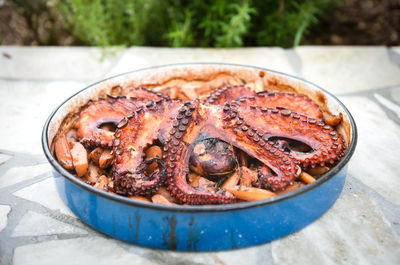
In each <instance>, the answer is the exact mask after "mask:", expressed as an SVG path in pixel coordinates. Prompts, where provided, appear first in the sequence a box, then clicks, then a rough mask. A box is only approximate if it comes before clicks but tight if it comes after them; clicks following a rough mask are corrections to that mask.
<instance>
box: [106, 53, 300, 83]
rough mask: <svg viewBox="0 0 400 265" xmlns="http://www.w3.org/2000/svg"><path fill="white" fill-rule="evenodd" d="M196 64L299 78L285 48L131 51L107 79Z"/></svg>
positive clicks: (111, 71) (124, 54) (113, 68)
mask: <svg viewBox="0 0 400 265" xmlns="http://www.w3.org/2000/svg"><path fill="white" fill-rule="evenodd" d="M193 62H218V63H233V64H245V65H253V66H259V67H265V68H269V69H271V70H277V71H281V72H285V73H288V74H295V71H294V69H293V67H292V66H291V65H290V62H289V59H288V57H287V55H286V53H285V50H283V49H281V48H240V49H202V48H197V49H188V48H179V49H173V48H148V47H133V48H130V49H127V50H126V51H125V52H124V53H123V55H122V56H121V59H120V60H119V62H118V63H117V64H116V65H115V66H114V67H112V69H111V70H110V71H109V72H108V73H107V76H114V75H117V74H121V73H125V72H128V71H132V70H136V69H141V68H145V67H150V66H155V65H163V64H174V63H193Z"/></svg>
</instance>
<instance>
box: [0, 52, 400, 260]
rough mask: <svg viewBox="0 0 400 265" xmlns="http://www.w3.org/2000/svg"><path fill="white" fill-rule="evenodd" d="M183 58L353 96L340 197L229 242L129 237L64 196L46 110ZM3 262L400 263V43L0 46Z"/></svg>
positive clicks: (348, 99) (349, 99)
mask: <svg viewBox="0 0 400 265" xmlns="http://www.w3.org/2000/svg"><path fill="white" fill-rule="evenodd" d="M178 62H226V63H239V64H247V65H255V66H261V67H266V68H270V69H274V70H278V71H282V72H285V73H289V74H293V75H296V76H300V77H302V78H305V79H307V80H310V81H312V82H314V83H316V84H318V85H320V86H322V87H324V88H326V89H327V90H328V91H330V92H332V93H333V94H335V95H337V96H338V97H339V99H340V100H341V101H343V102H344V103H345V105H346V106H347V107H348V108H349V110H350V112H351V113H352V114H353V116H354V118H355V120H356V123H357V126H358V131H359V138H358V146H357V149H356V152H355V154H354V156H353V158H352V160H351V163H350V164H349V170H348V177H347V180H346V184H345V188H344V190H343V192H342V194H341V196H340V198H339V199H338V200H337V202H336V203H335V205H334V206H333V207H332V208H331V209H330V210H329V211H328V212H327V213H326V214H325V215H323V216H322V217H321V218H320V219H318V220H317V221H316V222H314V223H313V224H311V225H309V226H307V227H306V228H304V229H302V230H300V231H299V232H297V233H294V234H292V235H289V236H287V237H284V238H282V239H279V240H275V241H273V242H271V243H268V244H263V245H260V246H256V247H251V248H246V249H239V250H233V251H221V252H208V253H180V252H173V251H160V250H152V249H148V248H143V247H139V246H135V245H131V244H127V243H124V242H121V241H118V240H114V239H112V238H110V237H107V236H105V235H103V234H101V233H99V232H97V231H95V230H93V229H91V228H90V227H88V226H87V225H85V224H84V223H83V222H81V221H80V220H79V219H77V218H76V217H75V216H74V214H73V213H72V212H71V211H70V210H69V209H68V208H67V207H66V206H65V205H64V204H63V203H62V201H61V200H60V198H59V196H58V194H57V192H56V189H55V185H54V180H53V178H52V175H51V168H50V165H49V163H48V162H47V161H46V159H45V157H44V154H43V151H42V147H41V142H40V136H41V130H42V127H43V124H44V122H45V120H46V119H47V117H48V115H49V114H50V112H51V111H52V110H53V109H54V108H55V107H57V106H58V105H59V104H60V103H61V101H63V100H64V99H65V98H66V97H68V96H70V95H72V94H73V93H74V92H76V91H78V90H80V89H82V88H83V87H85V86H86V85H88V84H90V83H92V82H94V81H97V80H100V79H103V78H104V77H108V76H113V75H115V74H118V73H123V72H127V71H130V70H134V69H139V68H144V67H148V66H153V65H160V64H170V63H178ZM0 124H1V125H2V126H1V127H2V128H1V130H0V264H1V265H6V264H7V265H8V264H15V265H21V264H68V265H70V264H92V263H93V264H247V265H251V264H296V263H297V264H400V47H393V48H386V47H340V46H339V47H298V48H295V49H288V50H285V49H281V48H243V49H171V48H146V47H132V48H126V49H114V50H110V49H107V50H104V49H101V48H80V47H64V48H59V47H7V46H0Z"/></svg>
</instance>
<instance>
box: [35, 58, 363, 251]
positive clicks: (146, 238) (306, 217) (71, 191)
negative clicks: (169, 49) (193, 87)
mask: <svg viewBox="0 0 400 265" xmlns="http://www.w3.org/2000/svg"><path fill="white" fill-rule="evenodd" d="M186 65H187V64H186ZM172 66H177V65H172ZM232 66H240V65H232ZM166 67H170V66H166ZM241 67H248V68H254V67H251V66H241ZM256 69H260V70H267V71H269V72H274V71H271V70H268V69H262V68H256ZM139 71H140V70H139ZM275 73H277V74H278V75H285V74H282V73H278V72H275ZM286 76H288V75H286ZM292 78H295V77H292ZM296 79H299V78H296ZM299 80H301V79H299ZM302 81H304V80H302ZM304 82H306V83H310V82H307V81H304ZM312 85H313V84H312ZM314 86H315V85H314ZM320 90H321V91H323V92H324V93H326V94H329V92H326V91H324V90H323V89H320ZM78 93H79V92H78ZM329 95H330V96H332V95H331V94H329ZM72 97H73V96H72ZM332 97H334V96H332ZM334 98H335V97H334ZM335 99H336V98H335ZM68 100H69V99H67V100H66V101H68ZM336 100H337V99H336ZM66 101H65V102H66ZM65 102H63V103H62V104H61V105H60V107H58V108H57V109H56V110H55V111H54V112H53V113H52V114H51V115H50V117H49V118H48V120H47V121H46V123H45V126H44V129H43V134H42V144H43V149H44V153H45V155H46V157H47V159H48V160H49V162H50V164H51V165H52V166H53V168H54V169H55V171H54V177H55V180H56V184H57V189H58V191H59V194H60V196H61V198H62V199H63V201H64V203H65V204H66V205H67V206H68V207H69V208H70V209H71V210H72V211H73V212H74V213H75V214H76V216H78V217H79V218H80V219H81V220H82V221H84V222H85V223H87V224H88V225H90V226H91V227H93V228H95V229H96V230H99V231H101V232H103V233H105V234H108V235H110V236H112V237H114V238H118V239H121V240H124V241H127V242H131V243H134V244H138V245H141V246H147V247H151V248H158V249H170V250H179V251H215V250H229V249H236V248H243V247H249V246H253V245H258V244H262V243H266V242H269V241H271V240H274V239H277V238H280V237H283V236H286V235H288V234H291V233H293V232H296V231H298V230H300V229H301V228H303V227H305V226H306V225H308V224H310V223H312V222H313V221H315V220H316V219H318V218H319V217H320V216H321V215H323V214H324V213H325V212H326V211H327V210H328V209H329V208H330V207H331V206H332V205H333V204H334V202H335V201H336V199H337V198H338V197H339V195H340V193H341V191H342V189H343V185H344V182H345V178H346V172H347V163H348V161H349V160H350V158H351V156H352V154H353V153H354V150H355V146H356V143H357V129H356V125H355V122H354V120H353V118H352V116H351V114H350V113H349V112H348V110H347V109H346V107H345V106H344V105H343V104H342V103H341V102H340V101H339V100H337V103H338V104H339V105H341V106H342V108H343V109H344V111H345V112H346V113H347V115H348V117H349V119H350V123H351V126H352V135H351V139H352V143H351V145H350V147H349V150H348V152H347V154H346V155H345V157H344V158H343V159H342V160H341V161H340V162H339V163H338V164H337V165H336V166H335V167H334V168H333V169H331V170H330V171H329V172H328V173H326V174H325V175H324V176H322V177H321V178H320V179H318V181H316V182H314V183H311V184H309V185H306V186H305V187H302V188H300V189H297V190H295V191H292V192H289V193H286V194H283V195H280V196H276V197H273V198H270V199H267V200H262V201H254V202H246V203H238V204H230V205H213V206H210V205H206V206H181V205H178V206H166V205H159V204H152V203H146V202H142V201H137V200H131V199H128V198H125V197H123V196H118V195H114V194H111V193H107V192H104V191H101V190H98V189H96V188H94V187H92V186H90V185H88V184H86V183H84V182H82V181H80V180H79V179H78V178H76V177H75V176H73V175H72V174H70V173H69V172H68V171H66V170H65V169H64V168H63V167H62V166H60V165H59V164H58V162H57V161H56V160H55V158H54V157H53V156H52V154H51V152H50V148H49V145H48V142H49V139H48V129H49V124H50V122H51V121H52V119H53V117H54V114H55V112H56V111H57V110H58V109H59V108H62V106H63V105H64V103H65Z"/></svg>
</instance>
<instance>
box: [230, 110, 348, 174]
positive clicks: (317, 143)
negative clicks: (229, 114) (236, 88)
mask: <svg viewBox="0 0 400 265" xmlns="http://www.w3.org/2000/svg"><path fill="white" fill-rule="evenodd" d="M236 111H237V112H239V113H240V115H242V116H243V117H244V120H245V121H246V122H247V123H248V124H250V126H251V127H253V128H254V129H255V131H256V132H257V133H258V134H259V137H262V140H264V141H265V142H271V143H273V142H272V141H270V140H271V138H273V137H283V138H286V139H292V140H296V141H299V142H302V143H305V144H306V145H308V146H309V147H310V148H311V151H310V152H305V153H302V152H296V151H293V150H291V151H290V157H291V158H294V159H296V160H297V161H299V162H300V164H301V165H302V167H303V168H308V167H310V166H311V167H315V166H317V165H321V166H324V165H325V164H327V163H330V164H334V163H335V162H336V161H337V160H338V159H340V158H341V157H343V156H344V152H345V150H346V146H345V144H344V141H343V139H342V138H341V137H340V135H339V134H338V133H337V132H336V131H335V130H333V128H332V127H331V126H329V125H326V124H324V123H323V122H321V121H319V122H317V121H316V120H315V119H314V118H308V117H306V116H304V115H299V114H297V113H295V112H292V111H290V110H288V109H284V110H279V109H272V108H260V107H257V106H251V107H242V106H238V107H237V110H236ZM286 152H288V151H286Z"/></svg>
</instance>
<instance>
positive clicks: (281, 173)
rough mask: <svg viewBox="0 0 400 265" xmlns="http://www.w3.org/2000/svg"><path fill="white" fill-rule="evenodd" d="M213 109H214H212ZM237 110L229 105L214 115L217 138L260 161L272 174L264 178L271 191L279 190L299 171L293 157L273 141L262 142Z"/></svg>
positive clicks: (257, 131) (293, 178) (291, 181)
mask: <svg viewBox="0 0 400 265" xmlns="http://www.w3.org/2000/svg"><path fill="white" fill-rule="evenodd" d="M213 111H214V112H215V108H214V110H213ZM238 113H239V112H238V111H237V110H236V109H234V108H232V106H230V105H229V104H227V105H225V106H224V107H223V113H219V114H218V116H219V117H221V119H222V120H223V124H219V123H216V124H215V125H216V126H217V127H219V132H220V137H221V138H222V139H223V140H225V141H227V142H229V143H231V144H232V145H234V146H236V147H238V148H240V149H242V150H245V152H247V153H248V154H249V155H250V156H252V157H254V158H256V159H258V160H260V161H261V162H262V163H263V164H264V165H267V166H268V167H269V168H270V169H271V170H273V171H274V172H275V174H276V175H270V176H268V177H267V178H266V179H265V181H266V183H268V184H269V185H270V187H271V189H272V190H274V191H275V190H282V189H284V188H285V187H286V186H288V185H290V184H292V183H293V181H294V180H295V179H297V178H298V177H299V175H300V173H301V169H300V168H299V167H298V166H297V165H296V163H295V160H294V159H293V158H291V157H290V156H289V154H288V153H287V152H285V151H284V150H281V149H278V148H276V147H274V145H273V144H274V143H272V142H269V141H264V139H263V138H262V137H263V134H262V133H261V131H260V130H259V129H257V128H256V127H254V126H251V125H250V124H249V123H246V122H245V121H244V119H243V117H242V116H241V115H239V114H238ZM265 126H268V124H265Z"/></svg>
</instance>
